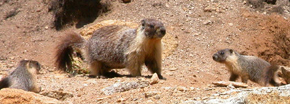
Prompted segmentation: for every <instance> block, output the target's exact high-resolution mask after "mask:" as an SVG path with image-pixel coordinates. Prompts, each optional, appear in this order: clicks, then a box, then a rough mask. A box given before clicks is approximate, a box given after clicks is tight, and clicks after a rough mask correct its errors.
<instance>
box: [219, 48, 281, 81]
mask: <svg viewBox="0 0 290 104" xmlns="http://www.w3.org/2000/svg"><path fill="white" fill-rule="evenodd" d="M213 59H214V60H215V61H217V62H219V63H224V64H225V65H226V67H227V68H228V70H229V72H230V73H231V77H230V81H236V80H237V79H238V77H239V76H240V77H241V78H242V82H243V83H247V81H248V79H250V80H251V81H253V82H256V83H258V84H260V85H262V86H268V84H269V83H271V84H272V85H275V86H278V85H280V84H281V82H279V80H278V75H277V70H278V67H277V66H276V65H271V64H270V63H268V62H267V61H265V60H263V59H260V58H258V57H255V56H245V55H240V54H239V53H238V52H236V51H234V50H232V49H223V50H220V51H218V52H217V53H215V54H214V55H213Z"/></svg>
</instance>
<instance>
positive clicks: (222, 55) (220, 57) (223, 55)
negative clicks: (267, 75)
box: [212, 49, 234, 63]
mask: <svg viewBox="0 0 290 104" xmlns="http://www.w3.org/2000/svg"><path fill="white" fill-rule="evenodd" d="M233 53H234V50H232V49H223V50H219V51H218V52H217V53H215V54H214V55H213V56H212V58H213V60H214V61H217V62H220V63H223V62H225V61H226V59H227V57H229V56H231V55H233Z"/></svg>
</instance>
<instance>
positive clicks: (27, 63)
mask: <svg viewBox="0 0 290 104" xmlns="http://www.w3.org/2000/svg"><path fill="white" fill-rule="evenodd" d="M20 66H22V67H26V68H27V70H28V71H30V72H31V73H36V74H38V73H39V70H40V67H41V65H40V64H39V63H38V62H37V61H33V60H21V61H20Z"/></svg>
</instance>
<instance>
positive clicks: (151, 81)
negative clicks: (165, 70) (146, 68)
mask: <svg viewBox="0 0 290 104" xmlns="http://www.w3.org/2000/svg"><path fill="white" fill-rule="evenodd" d="M158 82H159V78H158V75H157V74H156V73H154V74H153V75H152V77H151V79H150V85H153V84H156V83H158Z"/></svg>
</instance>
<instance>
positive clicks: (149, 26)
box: [141, 19, 166, 39]
mask: <svg viewBox="0 0 290 104" xmlns="http://www.w3.org/2000/svg"><path fill="white" fill-rule="evenodd" d="M141 25H142V30H143V31H144V32H145V36H146V37H148V38H150V39H153V38H154V39H161V38H162V37H163V36H164V35H165V34H166V30H165V27H164V26H163V23H162V22H160V21H158V20H155V19H143V20H142V21H141Z"/></svg>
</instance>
